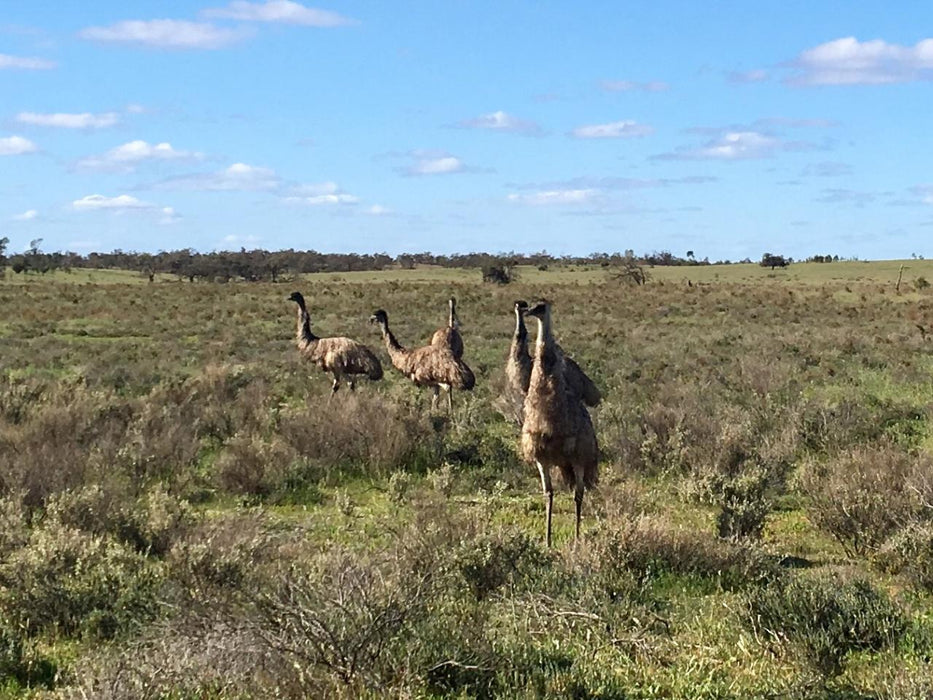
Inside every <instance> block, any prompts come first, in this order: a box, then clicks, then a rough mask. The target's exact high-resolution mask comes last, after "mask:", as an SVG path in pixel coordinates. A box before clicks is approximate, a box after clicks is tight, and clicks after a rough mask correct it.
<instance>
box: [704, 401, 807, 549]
mask: <svg viewBox="0 0 933 700" xmlns="http://www.w3.org/2000/svg"><path fill="white" fill-rule="evenodd" d="M766 410H767V406H766V407H765V409H764V410H762V411H760V412H756V413H753V414H751V415H750V416H746V417H745V418H744V419H732V420H730V418H729V417H726V418H725V419H724V423H723V428H722V433H721V435H720V438H719V440H718V441H717V442H716V444H715V451H714V454H713V458H712V463H711V464H708V465H707V466H706V467H705V469H701V471H700V474H699V479H700V481H701V485H702V486H703V487H705V489H706V491H707V493H708V497H709V499H710V501H711V502H712V503H714V504H715V505H717V506H719V509H720V511H719V515H718V516H717V518H716V524H717V528H718V532H719V536H720V537H724V538H729V539H744V538H752V539H757V538H759V537H761V533H762V530H763V529H764V524H765V519H766V517H767V515H768V513H770V512H771V509H772V508H773V506H774V501H775V498H776V496H777V495H779V494H780V493H781V492H782V491H783V489H784V486H785V482H786V479H787V475H788V473H789V471H790V468H791V459H792V456H793V451H794V447H795V443H794V437H793V434H794V426H793V423H792V422H784V423H781V417H776V418H772V417H767V416H766V415H765V411H766Z"/></svg>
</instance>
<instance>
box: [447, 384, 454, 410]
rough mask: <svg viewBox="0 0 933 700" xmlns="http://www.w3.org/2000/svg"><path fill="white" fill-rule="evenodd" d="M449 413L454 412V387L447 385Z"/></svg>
mask: <svg viewBox="0 0 933 700" xmlns="http://www.w3.org/2000/svg"><path fill="white" fill-rule="evenodd" d="M446 388H447V413H453V412H454V388H453V387H452V386H450V385H447V387H446Z"/></svg>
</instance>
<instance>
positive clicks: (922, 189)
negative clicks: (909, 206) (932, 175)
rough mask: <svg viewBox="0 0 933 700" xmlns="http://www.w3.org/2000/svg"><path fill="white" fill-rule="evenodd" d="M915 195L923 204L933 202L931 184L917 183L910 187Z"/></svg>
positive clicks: (932, 186) (932, 187)
mask: <svg viewBox="0 0 933 700" xmlns="http://www.w3.org/2000/svg"><path fill="white" fill-rule="evenodd" d="M910 191H911V193H912V194H913V195H914V196H915V197H919V198H920V201H921V202H923V203H924V204H933V185H917V186H916V187H911V188H910Z"/></svg>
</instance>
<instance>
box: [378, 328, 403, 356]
mask: <svg viewBox="0 0 933 700" xmlns="http://www.w3.org/2000/svg"><path fill="white" fill-rule="evenodd" d="M379 328H380V329H381V330H382V339H383V340H384V341H385V344H386V350H388V351H389V356H390V357H392V356H393V353H406V352H408V351H407V350H406V349H405V348H404V347H402V345H401V344H400V343H399V342H398V341H397V340H396V339H395V334H394V333H393V332H392V331H390V330H389V323H388V321H386V322H385V323H380V324H379Z"/></svg>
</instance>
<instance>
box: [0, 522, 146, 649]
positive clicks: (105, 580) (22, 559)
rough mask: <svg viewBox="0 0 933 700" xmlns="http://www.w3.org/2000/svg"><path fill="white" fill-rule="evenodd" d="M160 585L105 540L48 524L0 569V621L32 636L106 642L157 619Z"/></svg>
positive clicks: (139, 561)
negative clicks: (86, 637) (56, 635)
mask: <svg viewBox="0 0 933 700" xmlns="http://www.w3.org/2000/svg"><path fill="white" fill-rule="evenodd" d="M159 580H160V577H159V572H158V570H157V569H156V568H155V566H154V565H153V564H151V563H150V562H148V561H147V560H146V559H145V558H144V557H143V556H141V555H139V554H137V553H135V552H133V551H131V550H130V549H128V548H127V547H125V546H124V545H122V544H120V543H119V542H116V541H115V540H113V539H111V538H110V537H107V536H98V535H92V534H89V533H86V532H82V531H80V530H77V529H74V528H71V527H67V526H64V525H61V524H59V523H55V522H49V523H47V524H45V525H43V526H42V527H39V528H36V529H34V530H33V531H32V533H31V535H30V538H29V541H28V542H27V543H26V545H25V546H24V547H22V548H21V549H18V550H16V551H15V552H13V553H12V554H11V555H10V556H9V557H8V558H7V559H6V560H5V561H3V563H2V564H0V615H3V616H5V617H6V618H7V619H9V620H10V622H11V624H13V625H14V626H15V627H17V628H19V629H22V630H24V631H25V632H26V633H27V634H29V635H34V634H38V633H40V632H48V633H59V634H64V635H67V636H73V635H82V636H83V635H90V636H91V637H102V638H110V637H113V636H115V635H117V634H118V633H120V632H122V631H124V630H127V629H129V628H131V627H133V626H135V625H136V624H138V623H139V622H142V621H145V620H149V619H151V618H152V617H153V616H154V615H155V614H156V610H157V605H156V594H157V587H158V584H159Z"/></svg>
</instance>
